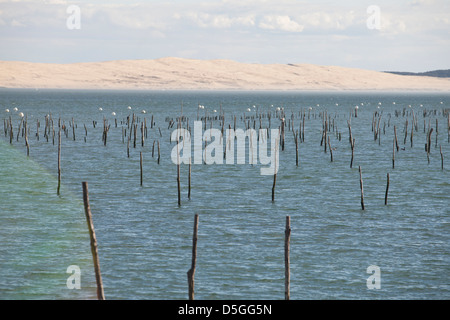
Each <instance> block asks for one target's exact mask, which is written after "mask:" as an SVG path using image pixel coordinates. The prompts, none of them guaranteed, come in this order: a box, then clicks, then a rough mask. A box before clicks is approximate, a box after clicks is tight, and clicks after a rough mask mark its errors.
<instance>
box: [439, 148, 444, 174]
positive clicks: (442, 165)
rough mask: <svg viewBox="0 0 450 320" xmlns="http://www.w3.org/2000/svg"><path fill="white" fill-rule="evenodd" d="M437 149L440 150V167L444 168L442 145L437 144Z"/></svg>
mask: <svg viewBox="0 0 450 320" xmlns="http://www.w3.org/2000/svg"><path fill="white" fill-rule="evenodd" d="M439 149H440V151H441V169H442V170H444V155H443V153H442V146H439Z"/></svg>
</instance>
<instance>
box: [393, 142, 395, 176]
mask: <svg viewBox="0 0 450 320" xmlns="http://www.w3.org/2000/svg"><path fill="white" fill-rule="evenodd" d="M394 168H395V138H394V140H392V169H394Z"/></svg>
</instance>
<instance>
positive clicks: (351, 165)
mask: <svg viewBox="0 0 450 320" xmlns="http://www.w3.org/2000/svg"><path fill="white" fill-rule="evenodd" d="M351 144H352V145H351V147H352V159H351V161H350V169H351V168H352V167H353V156H354V153H355V138H353V141H352V142H351Z"/></svg>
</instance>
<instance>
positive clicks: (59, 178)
mask: <svg viewBox="0 0 450 320" xmlns="http://www.w3.org/2000/svg"><path fill="white" fill-rule="evenodd" d="M60 188H61V127H59V130H58V187H57V189H56V194H57V195H58V196H59V191H60Z"/></svg>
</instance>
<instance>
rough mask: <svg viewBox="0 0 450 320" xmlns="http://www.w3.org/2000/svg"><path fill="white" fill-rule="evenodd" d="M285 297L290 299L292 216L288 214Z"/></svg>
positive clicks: (285, 249) (285, 251)
mask: <svg viewBox="0 0 450 320" xmlns="http://www.w3.org/2000/svg"><path fill="white" fill-rule="evenodd" d="M284 235H285V237H284V299H285V300H290V284H291V273H290V254H289V253H290V241H291V217H290V216H286V230H285V232H284Z"/></svg>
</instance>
